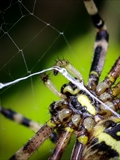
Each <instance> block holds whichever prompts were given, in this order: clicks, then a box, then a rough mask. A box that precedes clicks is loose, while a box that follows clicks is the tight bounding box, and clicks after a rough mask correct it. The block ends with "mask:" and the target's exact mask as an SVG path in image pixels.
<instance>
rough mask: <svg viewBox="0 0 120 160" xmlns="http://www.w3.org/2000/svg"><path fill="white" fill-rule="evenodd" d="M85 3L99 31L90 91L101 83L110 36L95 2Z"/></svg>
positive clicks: (89, 81)
mask: <svg viewBox="0 0 120 160" xmlns="http://www.w3.org/2000/svg"><path fill="white" fill-rule="evenodd" d="M83 2H84V4H85V7H86V9H87V11H88V13H89V15H90V16H91V18H92V22H93V25H94V26H95V28H96V29H97V34H96V39H95V45H94V57H93V62H92V65H91V69H90V73H89V79H88V84H87V85H88V88H89V89H91V90H95V87H96V85H97V84H98V81H99V76H100V74H101V71H102V69H103V65H104V60H105V56H106V52H107V48H108V40H109V35H108V32H107V28H106V25H105V24H104V21H103V19H102V18H101V17H100V15H99V13H98V9H97V7H96V5H95V3H94V2H93V0H84V1H83Z"/></svg>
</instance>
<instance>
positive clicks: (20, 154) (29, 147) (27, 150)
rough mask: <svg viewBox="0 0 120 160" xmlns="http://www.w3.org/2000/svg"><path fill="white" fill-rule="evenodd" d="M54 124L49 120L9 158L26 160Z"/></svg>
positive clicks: (51, 130) (48, 133)
mask: <svg viewBox="0 0 120 160" xmlns="http://www.w3.org/2000/svg"><path fill="white" fill-rule="evenodd" d="M55 127H56V124H55V123H54V122H53V121H52V120H49V121H48V122H47V123H46V124H45V125H44V126H43V127H41V128H40V130H39V131H38V132H37V133H36V134H35V135H34V137H32V138H31V139H30V140H29V141H28V142H27V143H26V144H25V145H24V146H23V147H22V148H20V149H19V150H18V151H17V152H16V153H15V154H14V155H13V156H12V157H11V158H10V160H27V159H28V158H29V157H30V156H31V155H32V154H33V153H34V152H35V151H36V150H37V149H38V148H39V147H40V146H41V144H42V143H43V142H44V141H45V140H46V139H47V138H48V137H49V136H50V134H51V133H52V132H53V130H54V128H55Z"/></svg>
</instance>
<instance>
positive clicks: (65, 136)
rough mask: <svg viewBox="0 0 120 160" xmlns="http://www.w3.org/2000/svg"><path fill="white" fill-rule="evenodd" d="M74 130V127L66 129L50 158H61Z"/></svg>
mask: <svg viewBox="0 0 120 160" xmlns="http://www.w3.org/2000/svg"><path fill="white" fill-rule="evenodd" d="M73 131H74V129H72V128H71V127H66V128H65V129H64V131H63V133H62V134H61V136H60V138H59V140H58V142H57V144H56V147H55V149H54V151H53V153H52V155H51V156H50V158H49V160H60V159H61V157H62V154H63V152H64V150H65V148H66V146H67V144H68V142H69V140H70V138H71V136H72V133H73Z"/></svg>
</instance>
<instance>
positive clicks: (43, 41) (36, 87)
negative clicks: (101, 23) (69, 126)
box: [0, 0, 120, 160]
mask: <svg viewBox="0 0 120 160" xmlns="http://www.w3.org/2000/svg"><path fill="white" fill-rule="evenodd" d="M10 2H12V4H11V5H10ZM95 2H96V3H97V6H98V8H99V10H100V14H101V15H102V17H103V19H104V20H105V22H106V24H107V27H108V31H109V33H110V43H109V49H108V54H107V57H106V63H105V66H104V70H103V74H102V76H101V79H103V78H104V76H105V75H106V74H107V72H108V71H109V69H110V67H111V66H112V65H113V63H114V62H115V60H116V59H117V57H118V56H119V55H120V46H119V44H120V18H119V17H120V9H119V8H120V1H117V0H116V1H115V0H114V1H112V0H111V1H110V0H106V1H103V0H101V1H97V0H96V1H95ZM0 3H1V4H0V6H1V8H0V9H1V17H0V23H1V24H0V26H1V27H2V28H1V32H0V55H1V56H0V57H1V58H0V82H2V83H5V82H9V81H12V80H15V79H17V78H20V77H23V76H25V75H28V74H30V73H34V72H37V71H41V70H43V69H45V68H49V67H51V66H53V65H54V63H55V60H56V59H63V58H64V59H68V60H69V61H70V62H71V63H72V64H73V65H74V66H75V67H76V68H77V69H78V70H79V71H80V72H81V74H82V75H83V78H84V80H85V82H87V77H88V74H89V69H90V65H91V61H92V56H93V44H94V39H95V29H94V28H93V26H92V24H91V21H90V17H89V16H88V14H87V12H86V9H85V7H84V5H83V2H82V0H79V1H78V0H76V1H75V0H70V1H69V0H64V1H60V0H58V1H55V0H54V1H51V0H49V1H48V0H44V1H35V0H31V1H27V0H23V1H22V3H19V2H18V1H7V2H5V1H1V2H0ZM30 13H33V14H30ZM48 24H50V25H48ZM62 32H63V33H64V34H60V33H62ZM21 49H22V52H21ZM49 74H50V79H51V80H52V81H53V82H54V83H55V85H56V86H57V88H58V90H60V87H61V86H62V84H64V83H66V82H67V80H66V79H65V78H64V77H62V76H61V75H58V76H57V77H54V76H53V73H52V72H49ZM40 76H41V75H40ZM40 76H35V77H32V78H29V79H28V80H25V81H22V82H19V83H18V84H15V85H12V86H10V87H7V88H5V89H2V90H0V102H1V106H3V107H5V108H11V109H13V110H15V111H16V112H19V113H21V114H23V115H24V116H26V117H28V118H30V119H32V120H34V121H37V122H39V123H40V124H44V123H45V122H46V121H47V120H48V119H49V117H50V115H49V111H48V108H49V104H51V102H53V101H54V100H58V99H59V98H58V97H56V96H55V95H54V94H53V93H52V92H51V91H49V90H48V89H47V88H46V87H45V86H44V85H43V83H42V81H41V79H40ZM33 135H34V133H33V131H30V130H29V129H28V128H25V127H24V126H21V125H18V124H16V123H14V122H12V121H10V120H7V119H5V118H4V117H3V116H2V115H0V160H7V159H8V158H9V157H10V156H11V155H13V154H14V153H15V152H16V151H17V150H18V149H19V148H20V147H21V146H23V145H24V144H25V143H26V142H27V140H28V139H30V138H31V137H32V136H33ZM73 143H74V137H73V138H72V140H71V141H70V143H69V145H68V147H67V150H66V152H65V154H64V156H63V158H62V159H69V157H70V153H71V150H72V147H73ZM53 148H54V144H52V143H51V142H50V140H47V141H46V142H45V144H44V145H42V147H41V148H40V149H39V150H38V151H37V152H36V153H35V154H34V155H33V156H32V157H31V159H32V160H37V159H42V160H45V159H47V157H49V155H50V154H51V152H52V150H53Z"/></svg>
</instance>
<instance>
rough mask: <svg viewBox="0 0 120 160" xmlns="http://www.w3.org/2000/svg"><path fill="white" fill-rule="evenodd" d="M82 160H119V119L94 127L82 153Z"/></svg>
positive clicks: (113, 118)
mask: <svg viewBox="0 0 120 160" xmlns="http://www.w3.org/2000/svg"><path fill="white" fill-rule="evenodd" d="M83 159H84V160H91V159H94V160H101V159H103V160H120V118H115V117H112V118H110V119H107V120H104V121H102V122H100V123H98V124H97V125H96V127H95V128H94V130H93V132H92V133H91V138H90V139H89V142H88V145H87V146H86V148H85V150H84V153H83Z"/></svg>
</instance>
